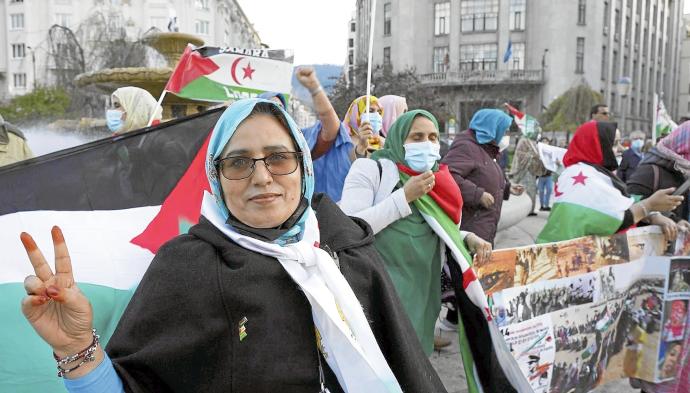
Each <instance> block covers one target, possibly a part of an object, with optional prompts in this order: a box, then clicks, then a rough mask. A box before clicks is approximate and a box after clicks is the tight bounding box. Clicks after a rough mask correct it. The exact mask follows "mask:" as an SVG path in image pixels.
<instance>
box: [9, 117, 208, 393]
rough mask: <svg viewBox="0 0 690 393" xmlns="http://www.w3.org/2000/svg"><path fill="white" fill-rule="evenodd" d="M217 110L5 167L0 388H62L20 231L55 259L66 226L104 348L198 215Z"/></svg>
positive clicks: (76, 271)
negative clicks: (54, 230)
mask: <svg viewBox="0 0 690 393" xmlns="http://www.w3.org/2000/svg"><path fill="white" fill-rule="evenodd" d="M220 114H221V110H220V109H216V110H211V111H208V112H205V113H203V114H199V115H195V116H192V117H188V118H185V119H181V120H175V121H170V122H166V123H162V124H160V125H158V126H155V127H151V128H146V129H142V130H139V131H133V132H130V133H127V134H124V135H120V136H115V137H110V138H107V139H103V140H99V141H95V142H92V143H89V144H86V145H82V146H78V147H75V148H71V149H67V150H63V151H59V152H56V153H52V154H49V155H46V156H41V157H37V158H34V159H31V160H27V161H23V162H20V163H17V164H14V165H11V166H7V167H2V168H0V184H2V187H1V188H0V244H2V269H0V315H1V316H2V323H0V337H2V339H0V392H60V391H64V387H63V383H62V380H61V379H60V378H58V377H57V376H56V368H55V361H54V360H53V357H52V356H51V349H50V347H49V346H48V345H47V344H46V343H44V342H43V340H41V338H40V337H39V336H38V335H37V334H36V332H35V331H34V330H33V329H32V328H31V326H30V325H29V323H28V322H27V321H26V320H25V318H24V316H23V315H22V312H21V309H20V303H21V300H22V298H23V297H24V296H25V291H24V286H23V282H24V278H25V277H26V276H28V275H30V274H34V272H33V269H32V267H31V264H30V262H29V260H28V257H27V256H26V252H25V251H24V249H23V247H22V245H21V242H20V241H19V234H20V233H21V232H22V231H25V232H29V233H31V235H32V236H34V238H35V239H36V242H37V243H38V245H39V247H40V248H41V250H42V251H43V253H44V254H45V256H46V259H47V260H48V261H49V263H50V264H51V265H52V264H53V246H52V242H51V239H50V229H51V227H52V226H53V225H58V226H60V227H61V228H62V230H63V232H64V234H65V239H66V241H67V245H68V247H69V251H70V254H71V257H72V265H73V269H74V277H75V280H76V281H77V283H78V285H79V287H80V288H81V290H82V291H84V293H85V294H86V296H87V297H88V298H89V300H90V301H91V303H92V304H93V310H94V314H95V320H94V324H95V327H96V329H97V330H98V333H99V334H100V335H101V340H102V342H103V345H104V346H105V344H106V343H107V341H108V339H109V338H110V337H111V335H112V333H113V331H114V329H115V327H116V326H117V323H118V320H119V318H120V316H121V315H122V313H123V311H124V310H125V308H126V306H127V303H128V302H129V299H130V298H131V296H132V294H133V291H134V289H135V288H136V286H137V284H138V283H139V281H140V279H141V277H142V275H143V274H144V272H145V271H146V269H147V267H148V266H149V263H150V262H151V260H152V258H153V257H154V254H155V253H156V251H157V250H158V248H159V247H160V246H161V245H162V244H163V243H164V242H166V241H167V240H169V239H171V238H173V237H174V236H177V235H178V234H180V233H185V232H187V229H188V228H189V227H190V226H191V225H193V224H195V223H196V222H197V221H198V219H199V214H200V206H201V200H202V197H203V191H204V190H210V188H209V186H208V181H207V180H206V173H205V169H204V163H205V155H206V154H205V153H206V145H207V139H208V136H209V134H210V131H211V130H212V128H213V126H214V125H215V123H216V121H217V120H218V118H219V117H220Z"/></svg>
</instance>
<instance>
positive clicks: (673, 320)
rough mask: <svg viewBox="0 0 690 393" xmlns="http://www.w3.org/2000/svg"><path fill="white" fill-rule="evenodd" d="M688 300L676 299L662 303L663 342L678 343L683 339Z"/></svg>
mask: <svg viewBox="0 0 690 393" xmlns="http://www.w3.org/2000/svg"><path fill="white" fill-rule="evenodd" d="M687 313H688V300H687V299H676V300H670V301H667V302H665V303H664V319H663V321H664V322H663V331H662V334H661V339H662V340H663V341H678V340H682V339H683V338H684V337H685V330H686V325H687Z"/></svg>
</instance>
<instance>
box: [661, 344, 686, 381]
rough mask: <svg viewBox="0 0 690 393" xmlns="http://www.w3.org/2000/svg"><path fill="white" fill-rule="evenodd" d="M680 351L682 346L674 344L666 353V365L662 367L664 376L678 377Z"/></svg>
mask: <svg viewBox="0 0 690 393" xmlns="http://www.w3.org/2000/svg"><path fill="white" fill-rule="evenodd" d="M680 349H681V346H680V344H674V345H672V346H671V347H670V348H669V349H668V351H667V352H666V357H664V364H663V365H662V366H661V372H662V374H663V375H664V376H666V377H670V376H675V375H676V367H677V365H678V357H679V356H680Z"/></svg>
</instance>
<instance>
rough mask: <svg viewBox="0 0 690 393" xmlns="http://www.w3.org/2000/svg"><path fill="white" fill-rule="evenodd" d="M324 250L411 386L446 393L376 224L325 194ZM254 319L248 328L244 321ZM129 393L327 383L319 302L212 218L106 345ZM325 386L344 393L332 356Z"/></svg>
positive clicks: (185, 240) (309, 387) (171, 254)
mask: <svg viewBox="0 0 690 393" xmlns="http://www.w3.org/2000/svg"><path fill="white" fill-rule="evenodd" d="M313 206H314V209H315V210H316V215H317V218H318V220H319V226H320V228H321V247H322V248H324V249H325V247H326V246H328V248H329V249H330V250H332V251H334V252H336V253H337V255H338V258H339V263H340V270H341V271H342V273H343V275H344V276H345V278H346V279H347V281H348V282H349V283H350V286H351V287H352V289H353V290H354V292H355V294H356V296H357V298H358V299H359V301H360V302H361V304H362V306H363V308H364V312H365V314H366V316H367V319H368V320H369V321H370V324H371V328H372V331H373V332H374V335H375V336H376V339H377V341H378V343H379V346H380V348H381V350H382V352H383V354H384V356H385V357H386V359H387V360H388V363H389V365H390V366H391V369H392V370H393V372H394V373H395V375H396V377H397V378H398V381H399V382H400V384H401V386H402V389H403V391H404V392H406V393H407V392H410V393H414V392H419V393H426V392H445V391H446V390H445V388H444V387H443V384H442V383H441V381H440V379H439V378H438V375H437V374H436V372H435V371H434V369H433V367H432V366H431V364H430V363H429V360H428V359H427V357H426V356H425V354H424V351H423V350H422V348H421V345H420V344H419V341H418V339H417V336H416V334H415V332H414V330H413V328H412V325H411V324H410V321H409V319H408V317H407V315H406V314H405V311H404V309H403V308H402V306H401V304H400V300H399V299H398V296H397V295H396V292H395V288H394V286H393V284H392V283H391V281H390V278H389V277H388V274H387V273H386V270H385V267H384V265H383V262H382V261H381V259H380V256H379V255H378V253H377V252H376V250H375V249H374V247H373V245H372V242H373V240H374V237H373V234H372V231H371V228H370V227H369V226H368V225H367V224H366V223H365V222H364V221H361V220H358V219H351V218H349V217H347V216H345V214H343V213H342V212H341V211H340V209H339V208H338V207H337V206H336V205H335V204H334V203H333V202H332V201H331V200H330V199H328V198H327V197H322V196H321V195H319V196H316V197H315V198H314V203H313ZM244 318H246V324H245V327H246V333H247V336H246V337H245V338H244V339H243V340H240V336H239V324H240V321H241V320H243V319H244ZM106 350H107V352H108V354H109V356H110V357H111V359H112V360H113V364H114V366H115V369H116V370H117V372H118V374H119V375H120V377H121V378H122V380H123V382H124V384H125V386H126V390H127V391H128V392H153V391H155V392H172V391H176V392H252V393H261V392H267V393H268V392H295V393H298V392H300V393H301V392H304V393H316V392H318V391H319V389H320V388H319V363H318V357H317V356H319V355H317V353H318V352H317V348H316V338H315V333H314V323H313V321H312V314H311V307H310V305H309V302H308V301H307V299H306V297H305V296H304V294H303V293H302V292H301V291H300V289H299V288H298V287H297V285H296V284H295V283H294V281H293V280H292V279H291V278H290V276H289V275H288V274H287V272H285V270H284V269H283V267H282V266H281V264H280V263H279V262H278V261H277V260H276V259H273V258H271V257H268V256H264V255H261V254H257V253H255V252H252V251H249V250H247V249H244V248H242V247H239V246H238V245H236V244H235V243H233V242H232V241H230V240H229V239H228V238H227V237H226V236H225V235H223V234H222V233H221V232H220V231H219V230H218V229H217V228H215V227H214V226H213V225H212V224H210V223H209V222H208V221H207V220H205V219H204V218H203V217H202V218H201V220H200V222H199V224H198V225H196V226H194V227H193V228H192V229H191V231H190V234H188V235H182V236H178V237H177V238H175V239H173V240H171V241H170V242H168V243H167V244H166V245H164V246H163V247H162V248H161V249H160V251H159V252H158V254H157V255H156V257H155V258H154V260H153V262H152V263H151V266H150V267H149V268H148V270H147V272H146V274H145V275H144V277H143V279H142V281H141V283H140V284H139V287H138V288H137V291H136V293H135V294H134V297H133V298H132V300H131V302H130V303H129V306H128V307H127V310H126V311H125V313H124V315H123V316H122V318H121V319H120V323H119V325H118V327H117V330H116V331H115V333H114V335H113V337H112V338H111V340H110V342H109V344H108V347H107V348H106ZM322 363H323V366H324V369H325V370H324V371H325V373H326V386H327V387H328V389H329V390H330V391H331V392H332V393H336V392H342V389H341V388H340V385H339V383H338V381H337V379H336V377H335V375H334V374H333V372H332V371H331V370H330V368H329V367H328V365H327V363H326V362H325V361H322Z"/></svg>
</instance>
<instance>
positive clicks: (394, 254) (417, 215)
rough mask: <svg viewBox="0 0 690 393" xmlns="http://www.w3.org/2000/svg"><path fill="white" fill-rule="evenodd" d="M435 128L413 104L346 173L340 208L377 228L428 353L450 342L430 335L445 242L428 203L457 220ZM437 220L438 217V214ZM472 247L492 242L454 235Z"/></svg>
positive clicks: (454, 189)
mask: <svg viewBox="0 0 690 393" xmlns="http://www.w3.org/2000/svg"><path fill="white" fill-rule="evenodd" d="M439 137H440V135H439V131H438V123H437V121H436V118H435V117H434V116H433V115H432V114H431V113H429V112H427V111H424V110H412V111H409V112H407V113H405V114H403V115H402V116H400V117H399V118H398V120H396V121H395V123H393V126H392V127H391V128H390V130H389V134H388V138H387V139H386V144H385V145H384V148H383V149H381V150H379V151H376V152H374V153H373V154H372V157H371V159H359V160H357V161H355V162H354V163H353V164H352V169H351V170H350V173H349V174H348V175H347V179H346V180H345V188H344V190H343V199H342V200H341V201H340V207H341V209H343V211H344V212H345V213H346V214H347V215H350V216H354V217H359V218H361V219H363V220H364V221H366V222H367V223H368V224H369V225H370V226H371V228H372V230H373V232H374V234H375V235H376V240H375V242H374V246H375V247H376V249H377V250H378V251H379V253H380V254H381V256H382V257H383V260H384V261H385V264H386V268H387V270H388V273H389V274H390V276H391V279H392V280H393V283H394V284H395V288H396V289H397V291H398V295H399V296H400V299H401V301H402V304H403V305H404V307H405V310H406V311H407V315H408V316H409V317H410V320H411V321H412V325H413V326H414V328H415V331H416V332H417V336H418V337H419V340H420V341H421V343H422V347H423V348H424V350H425V351H426V353H427V355H429V354H431V351H432V349H433V348H434V347H436V348H438V347H441V346H444V345H442V344H445V345H448V344H450V342H449V341H446V342H443V343H441V342H439V340H438V339H435V338H434V325H435V322H436V318H437V317H438V314H439V311H440V309H441V268H442V266H443V262H442V259H443V257H442V255H445V253H444V252H443V250H444V248H445V247H444V246H443V245H442V242H439V239H440V238H439V234H437V233H436V231H435V230H434V228H433V227H432V226H431V225H430V224H429V222H428V221H427V220H426V219H425V218H424V214H427V215H428V214H429V210H426V209H425V207H426V206H433V207H434V209H433V211H435V212H436V213H437V214H438V215H443V217H441V218H445V219H446V220H448V221H450V220H451V219H452V220H453V221H455V222H454V224H452V227H453V230H454V231H456V232H459V231H458V229H457V224H458V222H457V221H459V219H460V212H461V210H462V198H461V194H460V191H459V190H458V186H457V184H456V183H455V182H454V181H453V178H452V176H451V175H450V172H449V171H448V168H447V167H446V166H445V165H439V162H438V161H439V160H440V158H441V156H440V154H439V149H440V146H439ZM437 219H439V218H437ZM459 235H460V238H462V239H463V240H464V243H465V245H466V246H467V248H468V249H469V250H470V251H471V252H475V253H477V256H478V258H479V259H480V260H482V261H485V260H488V257H489V256H490V254H491V244H489V243H488V242H486V241H484V240H482V239H481V238H479V237H478V236H476V235H474V234H472V233H468V232H462V233H460V234H459Z"/></svg>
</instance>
